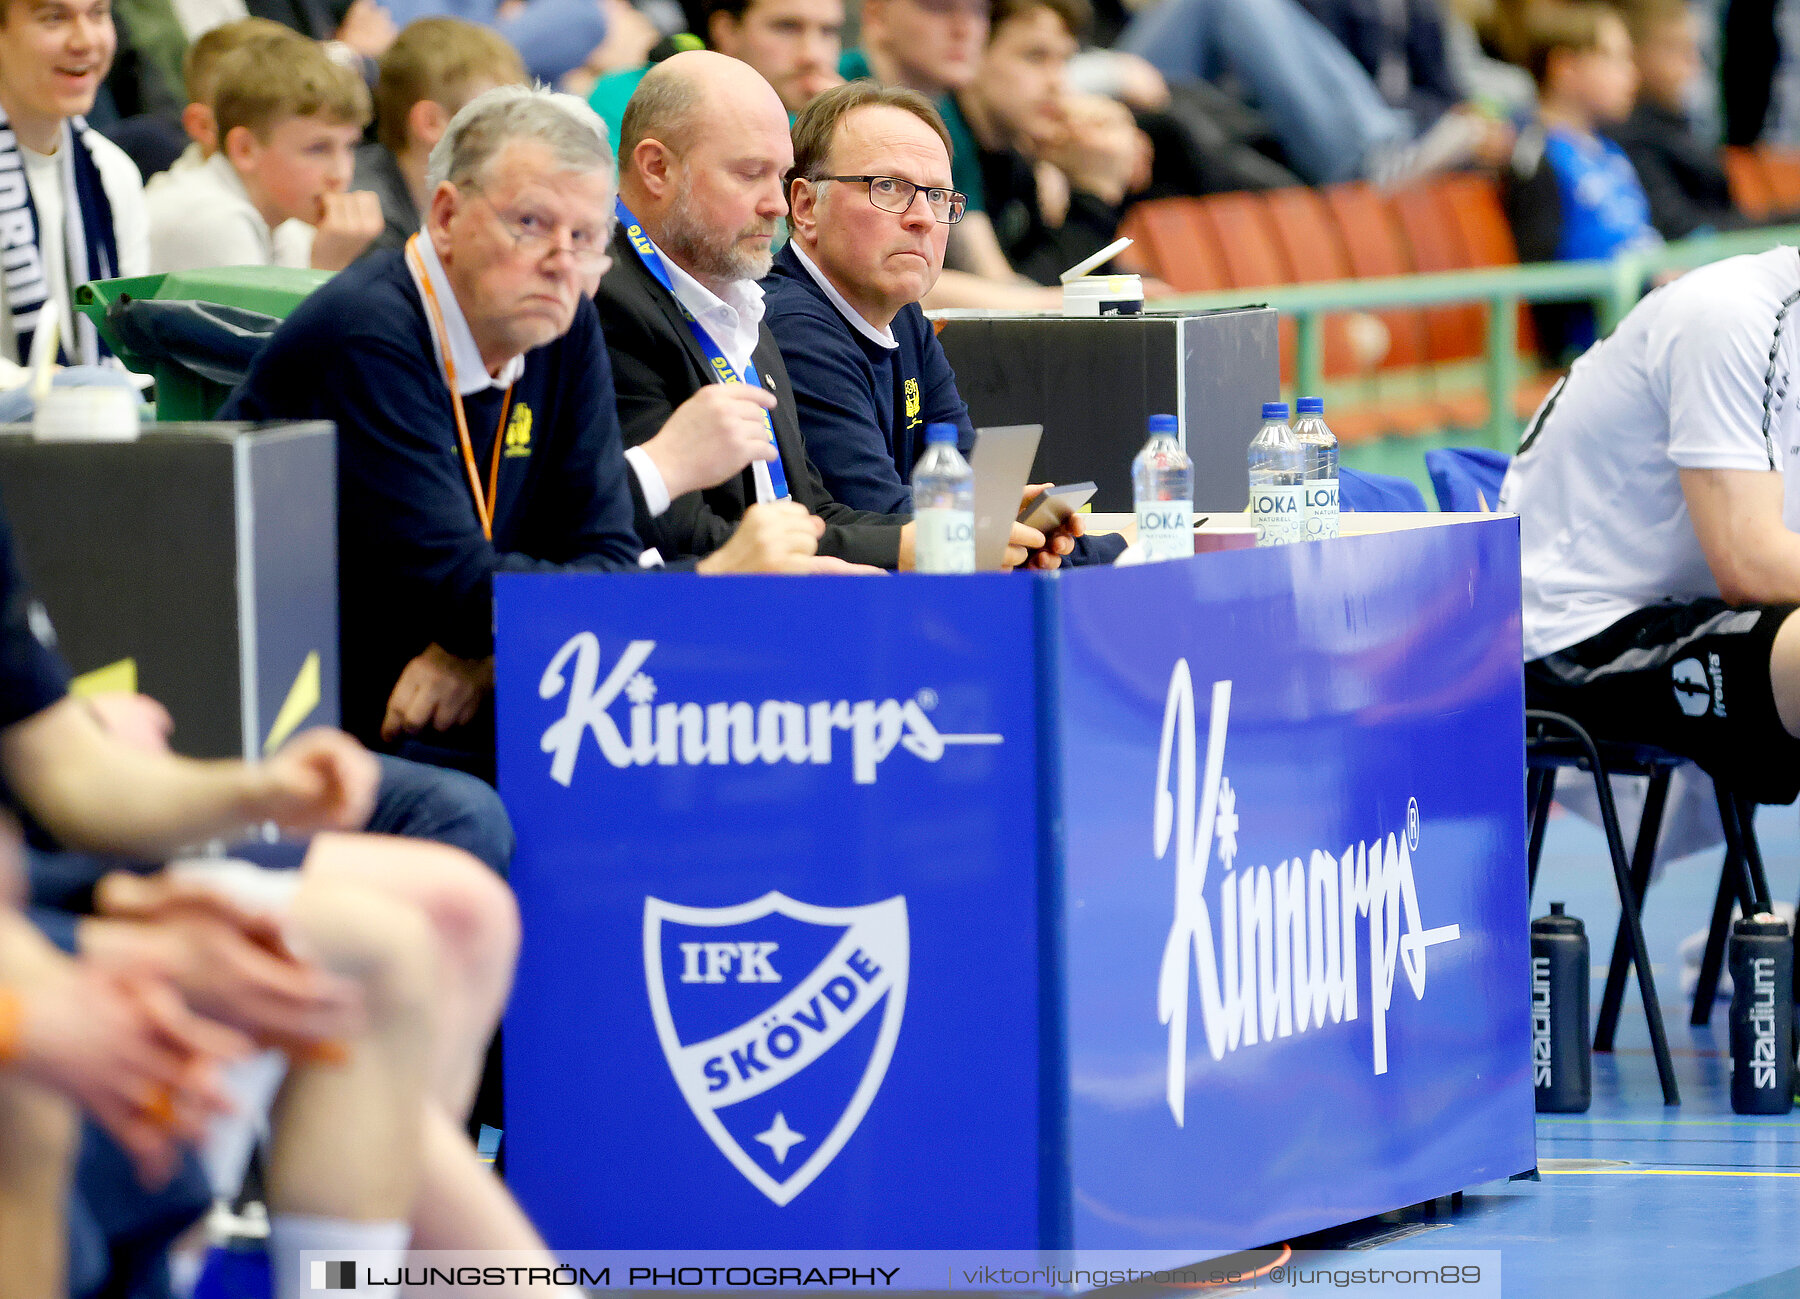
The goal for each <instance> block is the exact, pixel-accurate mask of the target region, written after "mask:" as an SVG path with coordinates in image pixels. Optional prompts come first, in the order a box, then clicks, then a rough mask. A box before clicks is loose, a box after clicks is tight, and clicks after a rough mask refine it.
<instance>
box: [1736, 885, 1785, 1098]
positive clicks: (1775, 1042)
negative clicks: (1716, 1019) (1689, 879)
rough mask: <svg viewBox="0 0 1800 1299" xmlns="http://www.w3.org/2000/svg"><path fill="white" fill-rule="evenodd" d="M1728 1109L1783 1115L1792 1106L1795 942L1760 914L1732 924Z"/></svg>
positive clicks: (1780, 926)
mask: <svg viewBox="0 0 1800 1299" xmlns="http://www.w3.org/2000/svg"><path fill="white" fill-rule="evenodd" d="M1726 953H1727V954H1726V965H1727V966H1728V967H1729V968H1730V970H1731V1108H1732V1109H1733V1110H1735V1111H1737V1112H1738V1113H1739V1114H1786V1113H1787V1112H1788V1111H1789V1110H1790V1109H1792V1108H1793V1107H1794V1010H1793V995H1794V940H1793V939H1792V938H1791V937H1790V936H1789V934H1788V927H1787V921H1785V920H1783V919H1781V918H1780V917H1779V916H1773V915H1770V914H1769V913H1768V912H1764V913H1763V914H1761V915H1758V916H1746V917H1744V918H1742V919H1740V920H1738V921H1737V923H1735V924H1734V925H1732V927H1731V941H1730V943H1729V944H1728V945H1727V949H1726Z"/></svg>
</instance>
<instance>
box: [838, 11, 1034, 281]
mask: <svg viewBox="0 0 1800 1299" xmlns="http://www.w3.org/2000/svg"><path fill="white" fill-rule="evenodd" d="M987 34H988V0H864V4H863V10H862V38H863V45H862V48H861V49H856V50H848V51H846V52H845V54H844V57H843V60H842V62H841V63H840V64H839V65H838V70H839V71H840V72H842V73H843V74H844V76H845V78H846V79H848V80H856V79H858V78H862V77H868V78H871V79H872V80H875V81H878V82H880V83H881V84H882V85H884V86H904V87H906V88H907V89H908V90H916V91H918V92H919V93H920V94H921V95H924V96H925V97H926V98H927V99H929V100H931V101H932V102H933V103H934V104H935V105H936V107H937V110H938V113H939V114H940V115H941V116H942V117H943V119H944V126H945V128H946V129H947V130H948V131H949V132H950V144H951V149H950V166H951V170H952V180H953V183H954V184H955V187H956V189H957V190H958V191H959V192H961V193H962V194H964V195H966V196H967V197H968V211H967V212H966V213H965V214H964V216H963V219H962V220H961V221H960V222H958V223H957V226H956V230H955V231H954V233H953V234H952V236H951V239H950V248H949V252H948V253H947V254H946V256H947V258H948V264H949V267H950V269H948V270H946V271H945V272H944V274H943V275H941V276H940V277H939V278H938V282H937V285H936V286H935V287H934V288H933V289H932V291H931V297H930V298H929V299H928V300H927V302H926V306H927V307H992V308H997V309H1002V310H1007V309H1013V310H1023V311H1054V310H1056V309H1058V308H1059V307H1060V306H1061V305H1062V299H1061V296H1060V294H1058V293H1056V292H1055V291H1051V290H1046V289H1043V288H1041V287H1039V286H1036V285H1032V284H1030V283H1029V282H1028V281H1026V280H1025V279H1024V277H1023V276H1020V275H1018V274H1017V273H1016V272H1015V271H1014V270H1013V268H1012V266H1011V264H1010V263H1009V262H1008V261H1007V260H1006V254H1005V253H1004V252H1003V251H1001V248H1000V243H999V240H998V239H996V238H995V236H994V227H993V224H992V222H991V221H990V220H989V219H988V213H987V200H986V194H985V186H984V185H983V184H982V177H981V164H980V159H979V157H978V154H979V150H978V149H977V147H976V144H975V136H974V134H973V133H972V132H971V131H970V130H969V124H968V122H967V121H966V120H965V119H964V117H963V113H962V109H961V108H960V107H959V106H958V105H957V102H956V98H955V92H957V91H960V90H963V89H964V88H966V87H967V86H968V85H969V83H970V82H972V81H974V79H975V77H976V75H977V74H978V73H979V72H980V70H981V55H982V51H983V49H984V48H985V47H986V45H987Z"/></svg>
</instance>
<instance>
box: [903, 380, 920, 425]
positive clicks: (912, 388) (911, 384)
mask: <svg viewBox="0 0 1800 1299" xmlns="http://www.w3.org/2000/svg"><path fill="white" fill-rule="evenodd" d="M918 422H919V381H918V380H917V379H908V380H907V381H906V427H907V428H911V427H912V426H913V425H915V424H917V423H918Z"/></svg>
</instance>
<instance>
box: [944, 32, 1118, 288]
mask: <svg viewBox="0 0 1800 1299" xmlns="http://www.w3.org/2000/svg"><path fill="white" fill-rule="evenodd" d="M1087 21H1088V9H1087V4H1086V0H995V4H994V11H993V17H992V23H991V26H990V27H989V29H988V44H987V50H986V52H985V53H984V54H983V56H982V61H981V65H980V70H979V73H978V75H977V76H976V77H975V78H974V80H973V81H971V82H970V83H969V85H968V86H967V87H966V88H964V89H963V90H961V91H959V92H957V94H956V96H955V101H956V103H957V105H958V106H959V107H960V109H961V110H962V115H963V117H964V119H965V120H966V121H967V122H968V124H969V127H970V129H971V131H972V132H973V135H974V138H975V144H976V158H977V161H978V162H979V165H980V169H981V183H982V188H983V190H984V191H985V193H986V195H987V204H988V219H989V220H990V221H991V222H992V224H993V229H994V236H995V238H996V239H998V240H999V243H1000V251H1001V252H1002V253H1004V254H1005V256H1006V259H1007V261H1008V262H1009V263H1010V264H1011V265H1012V267H1013V268H1014V269H1015V270H1017V271H1018V272H1019V273H1021V274H1023V275H1025V276H1026V277H1028V278H1030V279H1033V280H1036V281H1037V282H1038V283H1040V284H1047V285H1054V284H1056V283H1057V276H1058V275H1059V274H1060V273H1061V272H1062V271H1064V270H1066V269H1068V268H1069V267H1070V266H1072V265H1074V264H1075V263H1076V262H1078V261H1080V260H1082V259H1083V258H1085V257H1088V256H1090V255H1092V254H1093V253H1095V252H1098V251H1099V250H1100V249H1102V248H1104V247H1106V245H1107V244H1109V243H1111V242H1112V241H1113V238H1114V235H1115V233H1116V232H1117V230H1118V227H1119V217H1120V215H1121V213H1122V211H1123V206H1124V202H1125V198H1126V196H1127V195H1128V194H1130V193H1132V192H1134V191H1136V190H1139V189H1142V188H1143V187H1144V185H1145V184H1146V183H1147V182H1148V180H1149V178H1150V165H1151V151H1150V142H1149V140H1148V139H1146V138H1145V137H1144V135H1143V133H1142V132H1141V131H1139V130H1138V129H1137V126H1136V124H1135V123H1134V122H1133V121H1132V117H1131V112H1130V110H1129V109H1127V108H1126V107H1125V106H1124V105H1122V104H1119V103H1117V102H1116V101H1113V100H1110V99H1104V98H1101V97H1100V96H1098V95H1083V96H1071V95H1070V94H1069V93H1068V89H1067V87H1066V85H1065V84H1064V79H1063V72H1064V68H1065V67H1066V66H1067V64H1068V61H1069V59H1070V57H1071V56H1073V55H1074V53H1075V51H1076V50H1077V49H1078V48H1079V46H1080V40H1079V33H1080V32H1081V30H1082V28H1083V27H1084V26H1086V24H1087Z"/></svg>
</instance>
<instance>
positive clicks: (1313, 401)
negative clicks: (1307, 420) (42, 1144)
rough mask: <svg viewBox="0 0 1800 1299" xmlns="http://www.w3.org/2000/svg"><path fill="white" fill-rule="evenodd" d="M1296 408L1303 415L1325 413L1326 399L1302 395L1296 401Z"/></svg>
mask: <svg viewBox="0 0 1800 1299" xmlns="http://www.w3.org/2000/svg"><path fill="white" fill-rule="evenodd" d="M1294 409H1295V410H1297V411H1299V412H1300V413H1301V414H1302V415H1323V414H1324V413H1325V399H1324V398H1323V397H1302V398H1301V399H1300V400H1299V401H1297V402H1295V403H1294Z"/></svg>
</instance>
